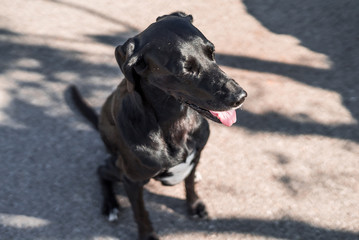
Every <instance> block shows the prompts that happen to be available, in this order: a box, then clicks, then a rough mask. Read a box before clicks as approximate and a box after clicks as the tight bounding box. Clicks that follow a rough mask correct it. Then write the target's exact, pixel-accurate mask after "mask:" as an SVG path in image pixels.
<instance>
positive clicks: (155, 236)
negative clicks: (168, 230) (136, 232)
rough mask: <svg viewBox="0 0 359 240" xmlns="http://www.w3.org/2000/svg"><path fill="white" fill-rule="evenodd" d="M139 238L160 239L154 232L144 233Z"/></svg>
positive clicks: (146, 239)
mask: <svg viewBox="0 0 359 240" xmlns="http://www.w3.org/2000/svg"><path fill="white" fill-rule="evenodd" d="M140 240H160V238H159V237H158V236H157V234H156V233H155V232H152V233H150V234H146V235H145V236H142V237H140Z"/></svg>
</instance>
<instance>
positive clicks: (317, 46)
mask: <svg viewBox="0 0 359 240" xmlns="http://www.w3.org/2000/svg"><path fill="white" fill-rule="evenodd" d="M243 2H244V4H245V5H246V7H247V10H248V12H249V13H250V14H251V15H253V16H254V17H255V18H256V19H257V20H258V21H259V22H261V23H262V24H263V25H264V26H265V27H266V28H268V29H269V30H270V31H272V32H274V33H277V34H289V35H292V36H294V37H296V38H298V39H299V40H300V41H301V45H303V46H304V47H307V48H309V49H311V50H313V51H315V52H319V53H323V54H325V55H327V56H328V57H329V58H330V60H331V61H332V62H333V67H332V68H331V69H328V70H324V69H315V68H310V67H305V66H297V65H290V64H283V63H278V62H271V61H263V60H259V59H254V58H249V57H242V56H233V55H226V54H218V55H217V57H218V62H219V64H222V65H225V66H230V67H236V68H242V69H248V70H252V71H257V72H268V73H274V74H279V75H283V76H288V77H290V78H291V79H294V80H296V81H299V82H302V83H305V84H307V85H310V86H314V87H320V88H322V89H327V90H331V91H335V92H338V93H339V94H340V95H341V97H342V103H343V105H344V106H345V107H346V108H347V109H348V110H349V111H350V113H351V114H352V116H353V118H354V119H355V120H356V122H359V108H358V107H357V106H358V101H359V98H358V94H357V93H358V91H359V85H358V84H357V76H358V75H359V68H358V67H357V66H358V65H359V49H358V48H357V44H358V41H359V38H358V36H359V25H358V21H356V19H357V16H358V14H359V5H358V4H357V2H356V1H355V0H346V1H324V0H322V1H310V0H306V1H300V2H293V1H285V0H280V1H267V0H254V1H253V0H244V1H243ZM239 114H240V115H241V116H240V119H241V123H240V125H241V126H244V127H247V128H249V129H251V130H257V131H270V132H277V131H278V132H281V133H286V134H290V135H299V134H317V135H323V136H329V137H334V138H341V139H349V140H352V141H356V142H359V127H358V124H351V125H336V126H326V125H322V124H318V123H315V122H313V123H299V122H296V121H293V120H291V119H288V118H286V117H285V116H281V115H280V114H277V113H274V112H272V113H267V114H264V115H254V114H251V113H249V112H241V113H239Z"/></svg>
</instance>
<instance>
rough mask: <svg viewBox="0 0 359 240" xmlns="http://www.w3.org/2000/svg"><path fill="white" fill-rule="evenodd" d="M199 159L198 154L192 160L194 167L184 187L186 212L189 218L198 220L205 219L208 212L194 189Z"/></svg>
mask: <svg viewBox="0 0 359 240" xmlns="http://www.w3.org/2000/svg"><path fill="white" fill-rule="evenodd" d="M199 158H200V154H198V156H197V157H196V159H195V160H194V163H195V166H194V168H193V169H192V171H191V173H190V174H189V175H188V176H187V178H186V179H185V187H186V201H187V206H188V211H189V213H190V214H191V216H194V217H199V218H202V219H203V218H207V217H208V212H207V209H206V205H204V203H203V202H202V200H201V199H200V198H199V197H198V195H197V193H196V189H195V174H196V167H197V165H198V162H199Z"/></svg>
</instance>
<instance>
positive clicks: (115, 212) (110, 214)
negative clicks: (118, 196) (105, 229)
mask: <svg viewBox="0 0 359 240" xmlns="http://www.w3.org/2000/svg"><path fill="white" fill-rule="evenodd" d="M102 214H103V215H104V216H105V217H107V220H108V221H109V222H114V221H117V220H118V218H119V214H120V207H119V206H118V204H117V205H116V204H106V203H104V204H103V206H102Z"/></svg>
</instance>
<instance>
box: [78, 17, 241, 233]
mask: <svg viewBox="0 0 359 240" xmlns="http://www.w3.org/2000/svg"><path fill="white" fill-rule="evenodd" d="M115 56H116V60H117V62H118V64H119V66H120V68H121V70H122V72H123V74H124V75H125V79H124V80H123V81H122V82H121V84H120V85H119V86H118V88H117V89H116V90H115V91H114V92H113V93H112V94H111V95H110V96H109V97H108V99H107V100H106V102H105V104H104V106H103V108H102V112H101V115H100V117H99V118H98V117H97V115H96V113H95V112H94V111H93V110H92V109H91V108H90V107H89V106H88V105H87V104H86V103H85V102H84V101H83V100H82V98H81V96H80V94H79V92H78V91H77V89H76V88H75V87H72V88H71V90H72V97H73V98H74V101H75V103H76V105H77V107H78V108H79V109H80V110H81V112H82V113H83V114H84V115H85V116H86V117H87V118H88V119H89V120H91V121H92V123H93V124H94V126H95V127H96V128H98V129H99V131H100V133H101V136H102V139H103V141H104V143H105V145H106V147H107V149H108V150H109V152H110V153H111V155H112V158H111V159H109V160H108V161H107V163H106V165H103V166H100V167H99V168H98V174H99V177H100V180H101V185H102V191H103V196H104V203H103V213H104V214H106V215H107V216H108V217H109V220H115V219H117V214H118V212H119V208H120V207H119V204H118V202H117V201H116V198H115V195H114V192H113V183H115V182H119V181H121V182H122V183H123V185H124V188H125V191H126V193H127V195H128V198H129V201H130V203H131V206H132V209H133V213H134V217H135V220H136V222H137V225H138V233H139V238H140V239H158V237H157V236H156V233H155V232H154V230H153V228H152V224H151V222H150V220H149V216H148V213H147V211H146V209H145V206H144V202H143V196H142V192H143V186H144V184H146V183H147V182H148V181H149V179H151V178H154V179H156V180H159V181H161V182H162V183H163V184H164V185H174V184H177V183H179V182H181V181H183V180H184V181H185V187H186V201H187V204H188V209H189V212H190V214H192V215H196V216H198V217H200V218H205V217H207V211H206V207H205V205H204V204H203V202H202V201H201V200H200V199H199V197H198V196H197V194H196V192H195V186H194V177H195V170H196V166H197V164H198V162H199V158H200V154H201V151H202V149H203V148H204V146H205V144H206V142H207V140H208V136H209V125H208V122H207V120H206V119H205V118H203V116H205V117H206V118H209V119H211V120H213V121H215V122H218V123H223V124H225V125H227V126H230V125H232V124H233V123H234V122H235V121H236V113H235V110H236V109H237V108H239V107H240V106H241V104H242V103H243V101H244V99H245V97H246V96H247V94H246V92H245V91H244V90H243V89H242V88H241V87H240V86H239V85H238V84H237V83H236V82H235V81H234V80H233V79H231V78H229V77H228V76H227V75H226V74H225V73H224V72H223V71H222V70H220V69H219V67H218V65H217V64H216V62H215V59H214V46H213V44H212V43H211V42H210V41H208V40H207V39H206V38H205V37H204V36H203V34H202V33H201V32H200V31H199V30H198V29H197V28H195V27H194V26H193V25H192V16H191V15H186V14H184V13H181V12H176V13H173V14H170V15H165V16H162V17H158V18H157V20H156V22H155V23H153V24H152V25H150V26H149V27H148V28H147V29H146V30H144V31H143V32H142V33H140V34H138V35H137V36H135V37H133V38H130V39H128V40H127V41H126V42H125V43H124V44H123V45H122V46H118V47H117V48H116V51H115Z"/></svg>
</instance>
